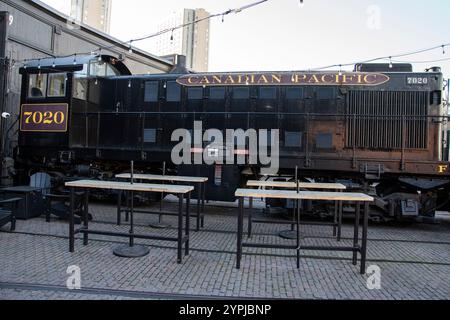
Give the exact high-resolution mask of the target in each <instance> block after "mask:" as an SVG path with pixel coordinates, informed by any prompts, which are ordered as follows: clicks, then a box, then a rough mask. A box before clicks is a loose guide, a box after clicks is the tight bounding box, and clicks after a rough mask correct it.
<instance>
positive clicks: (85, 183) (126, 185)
mask: <svg viewBox="0 0 450 320" xmlns="http://www.w3.org/2000/svg"><path fill="white" fill-rule="evenodd" d="M66 187H68V188H70V218H69V251H70V252H74V251H75V234H77V233H82V234H83V245H85V246H86V245H88V241H89V238H88V235H89V234H97V235H105V236H114V237H127V238H129V244H128V245H126V246H120V247H118V248H116V249H114V254H115V255H117V256H120V257H126V258H135V257H142V256H145V255H147V254H148V253H149V250H148V248H147V247H144V246H136V245H135V244H134V239H135V238H138V239H152V240H161V241H174V242H177V243H178V260H177V262H178V263H182V259H183V257H182V247H183V244H184V245H185V255H189V227H190V215H189V204H190V199H191V192H192V190H194V187H192V186H174V185H159V184H143V183H130V182H113V181H97V180H79V181H73V182H67V183H66ZM75 189H82V190H85V191H86V192H85V204H84V211H83V227H82V228H80V229H77V230H75V224H74V200H75ZM90 189H107V190H119V191H121V192H123V191H126V192H129V193H130V231H129V233H121V232H109V231H100V230H89V219H88V205H89V190H90ZM134 192H155V193H163V192H164V193H172V194H176V195H177V196H178V199H179V207H178V236H177V237H162V236H153V235H140V234H135V233H134V219H133V215H134V205H133V195H134ZM185 197H186V224H185V230H184V231H185V233H184V235H183V199H184V198H185Z"/></svg>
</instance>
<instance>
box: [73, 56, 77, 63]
mask: <svg viewBox="0 0 450 320" xmlns="http://www.w3.org/2000/svg"><path fill="white" fill-rule="evenodd" d="M76 64H77V54H76V53H75V54H74V55H73V65H76Z"/></svg>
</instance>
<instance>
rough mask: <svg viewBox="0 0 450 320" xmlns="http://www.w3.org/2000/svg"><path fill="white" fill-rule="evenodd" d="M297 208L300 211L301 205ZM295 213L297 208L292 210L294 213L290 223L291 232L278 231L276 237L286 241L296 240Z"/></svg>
mask: <svg viewBox="0 0 450 320" xmlns="http://www.w3.org/2000/svg"><path fill="white" fill-rule="evenodd" d="M298 206H299V210H301V209H302V203H300V204H299V205H298ZM296 211H297V208H294V212H293V216H292V223H291V230H283V231H280V233H279V234H278V235H279V236H280V237H281V238H283V239H287V240H295V239H297V231H296V230H295V226H296V224H297V221H296Z"/></svg>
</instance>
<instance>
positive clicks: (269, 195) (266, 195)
mask: <svg viewBox="0 0 450 320" xmlns="http://www.w3.org/2000/svg"><path fill="white" fill-rule="evenodd" d="M235 196H236V197H237V198H238V199H239V214H238V232H237V249H236V250H237V251H236V255H237V259H236V268H237V269H240V267H241V259H242V248H243V247H252V248H274V249H292V250H296V252H297V268H300V250H324V251H345V252H347V251H349V252H352V253H353V259H352V261H353V264H354V265H357V263H358V253H360V254H361V269H360V272H361V274H365V273H366V257H367V229H368V222H369V203H371V202H373V201H374V198H372V197H370V196H368V195H366V194H362V193H343V192H317V191H300V192H296V191H287V190H255V189H238V190H236V194H235ZM245 198H248V199H253V198H263V199H290V200H294V201H295V202H296V212H297V214H296V227H297V229H296V231H297V239H296V240H297V243H296V245H295V246H293V245H273V244H257V243H244V242H243V240H242V238H243V225H244V199H245ZM302 200H315V201H330V200H331V201H342V202H351V203H354V205H355V207H356V210H355V212H356V214H355V223H354V236H353V246H351V247H342V246H340V247H336V246H326V247H321V246H301V245H300V201H302ZM361 203H364V214H363V228H362V239H361V246H360V245H359V244H358V243H359V233H360V232H359V225H360V204H361Z"/></svg>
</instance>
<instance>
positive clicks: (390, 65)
mask: <svg viewBox="0 0 450 320" xmlns="http://www.w3.org/2000/svg"><path fill="white" fill-rule="evenodd" d="M393 67H394V66H393V64H392V57H389V69H392V68H393Z"/></svg>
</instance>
